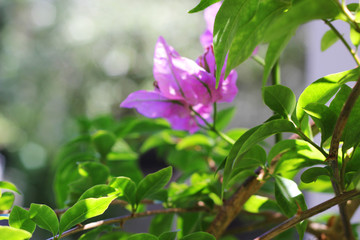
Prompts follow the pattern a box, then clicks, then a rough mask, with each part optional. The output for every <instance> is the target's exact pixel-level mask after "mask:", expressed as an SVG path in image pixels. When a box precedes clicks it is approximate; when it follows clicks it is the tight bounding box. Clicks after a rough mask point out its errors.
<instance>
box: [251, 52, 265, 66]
mask: <svg viewBox="0 0 360 240" xmlns="http://www.w3.org/2000/svg"><path fill="white" fill-rule="evenodd" d="M252 59H254V60H255V62H257V63H258V64H260V65H261V66H263V67H264V66H265V60H264V59H263V58H262V57H260V56H258V55H253V56H252Z"/></svg>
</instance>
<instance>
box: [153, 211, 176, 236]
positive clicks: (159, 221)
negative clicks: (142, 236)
mask: <svg viewBox="0 0 360 240" xmlns="http://www.w3.org/2000/svg"><path fill="white" fill-rule="evenodd" d="M173 219H174V214H158V215H156V216H155V217H154V218H153V219H152V220H151V223H150V227H149V233H151V234H154V235H155V236H160V234H162V233H164V232H169V231H170V230H171V227H172V223H173ZM175 236H176V233H175Z"/></svg>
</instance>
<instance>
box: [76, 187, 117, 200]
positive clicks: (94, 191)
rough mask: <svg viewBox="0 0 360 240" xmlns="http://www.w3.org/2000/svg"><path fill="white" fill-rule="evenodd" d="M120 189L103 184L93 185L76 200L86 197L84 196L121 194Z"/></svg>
mask: <svg viewBox="0 0 360 240" xmlns="http://www.w3.org/2000/svg"><path fill="white" fill-rule="evenodd" d="M121 193H122V191H121V190H120V192H119V191H116V190H115V188H112V187H110V186H108V185H105V184H99V185H95V186H93V187H91V188H89V189H88V190H86V191H85V192H84V193H83V194H82V195H81V196H80V198H79V200H78V201H80V200H83V199H86V198H100V197H108V196H112V195H114V194H117V195H119V194H121Z"/></svg>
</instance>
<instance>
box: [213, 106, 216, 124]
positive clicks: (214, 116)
mask: <svg viewBox="0 0 360 240" xmlns="http://www.w3.org/2000/svg"><path fill="white" fill-rule="evenodd" d="M213 118H214V123H213V126H214V128H216V118H217V104H216V102H214V115H213Z"/></svg>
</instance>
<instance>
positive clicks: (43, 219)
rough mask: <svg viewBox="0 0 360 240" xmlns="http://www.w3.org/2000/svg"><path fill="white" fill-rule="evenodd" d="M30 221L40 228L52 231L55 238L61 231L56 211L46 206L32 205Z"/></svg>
mask: <svg viewBox="0 0 360 240" xmlns="http://www.w3.org/2000/svg"><path fill="white" fill-rule="evenodd" d="M29 215H30V219H31V220H33V221H34V222H35V223H36V224H37V225H38V226H39V227H41V228H43V229H45V230H48V231H50V232H51V233H52V234H53V236H55V235H56V234H57V233H58V231H59V220H58V218H57V216H56V213H55V212H54V210H52V209H51V208H50V207H48V206H46V205H44V204H35V203H32V204H31V205H30V209H29Z"/></svg>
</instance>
